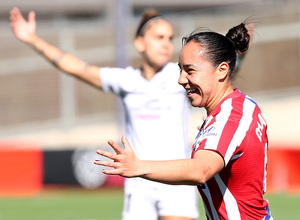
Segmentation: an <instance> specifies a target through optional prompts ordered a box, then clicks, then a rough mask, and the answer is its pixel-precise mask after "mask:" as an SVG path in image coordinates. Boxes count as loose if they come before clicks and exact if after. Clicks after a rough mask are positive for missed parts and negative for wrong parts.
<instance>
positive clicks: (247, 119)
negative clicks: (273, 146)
mask: <svg viewBox="0 0 300 220" xmlns="http://www.w3.org/2000/svg"><path fill="white" fill-rule="evenodd" d="M254 109H255V104H254V103H253V102H251V101H249V100H248V99H245V101H244V103H243V116H242V118H241V120H240V122H239V126H238V128H237V130H236V132H235V134H234V136H233V138H232V140H231V142H230V144H229V147H228V150H227V151H226V154H225V157H224V161H225V166H226V165H227V164H228V162H229V160H230V158H231V157H232V155H233V153H234V151H235V150H236V148H237V147H239V146H240V144H241V143H242V141H243V139H244V138H245V136H246V132H247V131H248V129H249V127H250V124H251V122H252V115H253V111H254ZM235 159H236V158H235Z"/></svg>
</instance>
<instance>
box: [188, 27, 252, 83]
mask: <svg viewBox="0 0 300 220" xmlns="http://www.w3.org/2000/svg"><path fill="white" fill-rule="evenodd" d="M189 41H195V42H197V43H200V44H201V46H202V47H204V48H205V55H204V58H205V59H206V60H207V61H209V62H211V63H212V64H213V66H214V67H215V68H217V67H218V66H219V65H220V64H221V63H222V62H227V63H228V64H229V68H230V73H229V77H230V79H233V78H234V76H235V74H234V73H235V67H236V59H237V53H239V54H241V53H243V52H245V51H247V50H248V47H249V42H250V35H249V34H248V30H247V28H246V27H245V24H244V23H241V24H239V25H237V26H235V27H233V28H231V29H230V30H229V31H228V33H227V34H226V36H223V35H221V34H218V33H216V32H213V31H200V32H199V30H198V31H197V30H196V31H194V32H192V33H191V34H190V35H189V36H187V37H184V38H182V42H183V45H185V44H187V43H188V42H189Z"/></svg>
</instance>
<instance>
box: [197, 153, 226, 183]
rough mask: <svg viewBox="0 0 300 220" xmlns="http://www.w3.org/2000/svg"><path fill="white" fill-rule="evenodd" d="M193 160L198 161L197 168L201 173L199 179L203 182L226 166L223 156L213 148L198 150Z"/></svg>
mask: <svg viewBox="0 0 300 220" xmlns="http://www.w3.org/2000/svg"><path fill="white" fill-rule="evenodd" d="M193 160H195V162H196V163H195V164H196V166H197V167H196V169H197V170H198V174H199V177H198V181H199V182H200V183H202V184H203V183H205V182H206V181H208V180H209V179H211V178H212V177H213V176H215V175H216V174H217V173H219V172H220V171H221V170H222V169H223V168H224V167H225V163H224V159H223V157H222V156H221V155H220V154H219V153H218V152H216V151H212V150H198V151H196V153H195V155H194V158H193Z"/></svg>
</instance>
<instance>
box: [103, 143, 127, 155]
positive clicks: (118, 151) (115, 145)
mask: <svg viewBox="0 0 300 220" xmlns="http://www.w3.org/2000/svg"><path fill="white" fill-rule="evenodd" d="M107 143H108V144H109V145H110V146H111V147H112V148H113V149H114V151H115V152H116V153H117V154H121V153H123V152H124V151H123V150H122V148H120V147H119V145H117V144H116V143H115V142H113V141H112V140H109V141H108V142H107Z"/></svg>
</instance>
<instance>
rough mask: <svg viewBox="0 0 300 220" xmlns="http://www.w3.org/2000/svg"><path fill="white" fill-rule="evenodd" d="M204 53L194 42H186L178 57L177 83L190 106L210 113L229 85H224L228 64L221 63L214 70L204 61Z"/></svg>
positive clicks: (199, 45) (201, 47)
mask: <svg viewBox="0 0 300 220" xmlns="http://www.w3.org/2000/svg"><path fill="white" fill-rule="evenodd" d="M205 53H206V51H205V48H204V47H203V46H201V44H200V43H196V42H195V41H190V42H188V43H187V44H186V45H185V46H184V47H183V48H182V50H181V52H180V56H179V67H180V69H181V72H180V77H179V80H178V83H179V84H180V85H182V86H183V87H184V88H185V89H186V91H187V96H188V98H189V99H190V101H191V104H192V106H194V107H200V108H201V107H204V108H206V110H207V111H208V113H210V112H211V110H212V109H213V108H214V107H215V106H216V105H217V104H218V102H219V101H220V100H221V98H222V97H223V96H224V95H225V94H226V93H227V90H226V88H227V87H228V86H229V85H231V84H228V83H224V82H228V80H226V76H227V72H228V69H226V68H228V64H226V63H222V64H220V65H219V66H218V67H217V68H215V67H213V65H212V64H211V62H209V61H207V60H206V59H205ZM224 84H225V85H226V86H224Z"/></svg>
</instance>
